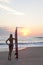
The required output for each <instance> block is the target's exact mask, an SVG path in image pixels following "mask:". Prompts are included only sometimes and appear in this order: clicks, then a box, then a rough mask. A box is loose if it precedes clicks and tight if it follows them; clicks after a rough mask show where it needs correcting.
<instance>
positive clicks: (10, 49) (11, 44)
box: [6, 34, 15, 60]
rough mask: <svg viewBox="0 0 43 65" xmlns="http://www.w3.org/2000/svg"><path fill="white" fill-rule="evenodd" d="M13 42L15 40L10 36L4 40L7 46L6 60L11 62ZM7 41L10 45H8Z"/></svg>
mask: <svg viewBox="0 0 43 65" xmlns="http://www.w3.org/2000/svg"><path fill="white" fill-rule="evenodd" d="M13 40H15V38H13V35H12V34H10V37H9V38H8V39H7V40H6V43H7V45H8V46H9V54H8V60H11V54H12V51H13ZM7 41H9V42H10V43H9V44H8V42H7Z"/></svg>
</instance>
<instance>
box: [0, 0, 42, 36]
mask: <svg viewBox="0 0 43 65" xmlns="http://www.w3.org/2000/svg"><path fill="white" fill-rule="evenodd" d="M1 27H2V28H3V27H4V28H6V27H7V28H8V27H10V28H14V27H25V28H28V30H31V35H41V36H42V35H43V0H0V28H1ZM2 28H1V29H2Z"/></svg>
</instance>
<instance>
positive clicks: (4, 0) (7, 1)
mask: <svg viewBox="0 0 43 65" xmlns="http://www.w3.org/2000/svg"><path fill="white" fill-rule="evenodd" d="M0 1H1V2H6V3H9V0H0Z"/></svg>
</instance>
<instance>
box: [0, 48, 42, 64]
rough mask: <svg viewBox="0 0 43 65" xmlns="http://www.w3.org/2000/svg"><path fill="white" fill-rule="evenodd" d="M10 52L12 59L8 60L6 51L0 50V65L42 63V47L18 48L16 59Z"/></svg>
mask: <svg viewBox="0 0 43 65" xmlns="http://www.w3.org/2000/svg"><path fill="white" fill-rule="evenodd" d="M14 53H15V52H14V51H13V52H12V60H11V61H8V58H7V57H8V52H7V51H6V52H0V65H43V47H28V48H25V49H22V50H19V58H18V60H17V59H16V58H15V55H14Z"/></svg>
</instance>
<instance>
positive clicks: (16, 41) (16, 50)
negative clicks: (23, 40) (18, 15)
mask: <svg viewBox="0 0 43 65" xmlns="http://www.w3.org/2000/svg"><path fill="white" fill-rule="evenodd" d="M15 55H16V59H18V40H17V27H16V30H15Z"/></svg>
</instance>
